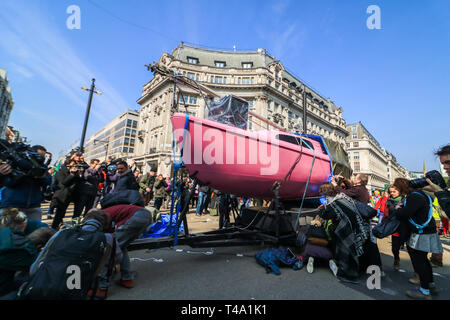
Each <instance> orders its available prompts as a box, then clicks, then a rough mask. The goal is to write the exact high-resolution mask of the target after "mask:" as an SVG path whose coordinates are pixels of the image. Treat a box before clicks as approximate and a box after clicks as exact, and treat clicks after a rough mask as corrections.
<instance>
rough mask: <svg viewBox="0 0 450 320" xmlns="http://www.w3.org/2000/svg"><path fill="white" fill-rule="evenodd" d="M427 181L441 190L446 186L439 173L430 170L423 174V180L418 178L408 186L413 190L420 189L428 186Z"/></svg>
mask: <svg viewBox="0 0 450 320" xmlns="http://www.w3.org/2000/svg"><path fill="white" fill-rule="evenodd" d="M427 179H430V180H431V182H433V183H434V184H435V185H438V186H439V187H441V188H442V189H444V190H445V189H446V188H447V185H446V183H445V180H444V178H443V177H442V175H441V174H440V173H439V171H436V170H432V171H429V172H427V173H426V174H425V178H419V179H414V180H411V181H409V185H410V187H411V188H414V189H421V188H424V187H426V186H427V185H428V182H427Z"/></svg>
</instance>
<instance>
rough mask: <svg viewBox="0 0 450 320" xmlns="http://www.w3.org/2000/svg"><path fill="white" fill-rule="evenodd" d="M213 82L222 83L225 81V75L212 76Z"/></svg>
mask: <svg viewBox="0 0 450 320" xmlns="http://www.w3.org/2000/svg"><path fill="white" fill-rule="evenodd" d="M211 80H212V81H211V82H212V83H217V84H222V83H223V77H219V76H216V77H214V76H213V77H211Z"/></svg>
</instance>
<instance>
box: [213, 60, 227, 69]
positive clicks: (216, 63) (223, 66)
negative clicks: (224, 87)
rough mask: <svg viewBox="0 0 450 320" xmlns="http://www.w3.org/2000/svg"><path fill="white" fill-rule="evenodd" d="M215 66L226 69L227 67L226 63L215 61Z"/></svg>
mask: <svg viewBox="0 0 450 320" xmlns="http://www.w3.org/2000/svg"><path fill="white" fill-rule="evenodd" d="M214 64H215V65H216V68H225V66H226V65H227V64H226V62H225V61H214Z"/></svg>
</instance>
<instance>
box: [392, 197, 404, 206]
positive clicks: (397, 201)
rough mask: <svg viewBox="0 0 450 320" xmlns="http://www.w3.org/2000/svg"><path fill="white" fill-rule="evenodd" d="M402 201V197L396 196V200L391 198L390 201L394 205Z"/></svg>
mask: <svg viewBox="0 0 450 320" xmlns="http://www.w3.org/2000/svg"><path fill="white" fill-rule="evenodd" d="M402 200H403V198H402V196H398V197H397V198H391V201H392V202H393V203H394V204H399V203H401V202H402Z"/></svg>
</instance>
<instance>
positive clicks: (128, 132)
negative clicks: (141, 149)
mask: <svg viewBox="0 0 450 320" xmlns="http://www.w3.org/2000/svg"><path fill="white" fill-rule="evenodd" d="M125 134H126V135H127V136H129V135H130V134H131V129H130V128H127V130H126V131H125Z"/></svg>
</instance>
